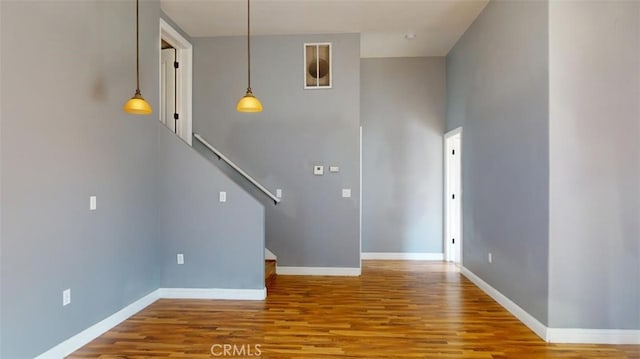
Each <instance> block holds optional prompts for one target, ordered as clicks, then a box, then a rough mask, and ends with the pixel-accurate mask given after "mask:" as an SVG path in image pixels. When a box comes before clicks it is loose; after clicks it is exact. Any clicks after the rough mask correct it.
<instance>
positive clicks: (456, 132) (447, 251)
mask: <svg viewBox="0 0 640 359" xmlns="http://www.w3.org/2000/svg"><path fill="white" fill-rule="evenodd" d="M455 136H460V137H459V138H460V143H459V147H458V155H459V158H460V175H459V177H460V183H459V184H458V188H457V190H458V191H457V192H458V200H459V203H460V206H459V213H458V216H459V217H460V228H459V231H458V232H459V233H458V244H459V248H460V249H459V251H460V253H459V256H458V259H459V260H460V262H459V263H457V264H459V265H460V266H461V267H462V266H463V256H462V253H463V247H464V238H463V237H464V211H463V200H464V194H463V191H464V190H463V188H462V176H463V169H462V159H463V156H464V155H463V151H462V149H463V148H462V139H463V135H462V127H457V128H455V129H453V130H451V131H449V132H447V133H445V134H444V141H443V157H444V158H443V164H444V172H443V174H444V176H443V182H444V193H443V196H442V199H443V201H444V216H443V219H444V223H443V229H444V231H443V234H444V237H443V238H442V240H443V249H444V260H445V261H447V262H451V261H452V254H451V244H450V242H449V238H451V233H450V232H451V229H450V228H449V217H448V216H449V203H450V201H449V193H451V190H450V188H449V139H451V138H452V137H455Z"/></svg>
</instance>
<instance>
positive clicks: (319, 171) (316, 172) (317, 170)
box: [313, 165, 324, 176]
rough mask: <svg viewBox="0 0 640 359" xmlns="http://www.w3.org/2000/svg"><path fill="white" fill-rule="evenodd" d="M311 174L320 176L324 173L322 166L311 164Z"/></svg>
mask: <svg viewBox="0 0 640 359" xmlns="http://www.w3.org/2000/svg"><path fill="white" fill-rule="evenodd" d="M313 174H314V175H316V176H322V175H323V174H324V166H318V165H315V166H313Z"/></svg>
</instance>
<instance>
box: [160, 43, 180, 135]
mask: <svg viewBox="0 0 640 359" xmlns="http://www.w3.org/2000/svg"><path fill="white" fill-rule="evenodd" d="M160 59H161V63H160V96H162V98H161V100H160V104H161V105H160V120H161V121H162V123H164V124H165V126H167V127H169V129H170V130H171V131H173V132H175V133H178V130H177V128H176V124H177V121H179V120H176V119H175V118H174V114H176V113H177V111H176V68H175V66H174V63H175V62H176V49H172V48H171V49H162V53H161V58H160ZM178 128H179V126H178ZM178 135H179V136H180V135H181V134H178Z"/></svg>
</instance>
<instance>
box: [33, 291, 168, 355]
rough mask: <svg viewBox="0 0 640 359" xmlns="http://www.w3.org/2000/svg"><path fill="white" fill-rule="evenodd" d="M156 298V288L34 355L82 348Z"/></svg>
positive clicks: (71, 351)
mask: <svg viewBox="0 0 640 359" xmlns="http://www.w3.org/2000/svg"><path fill="white" fill-rule="evenodd" d="M158 299H159V296H158V290H154V291H153V292H151V293H149V294H147V295H146V296H144V297H142V298H140V299H138V300H137V301H135V302H133V303H131V304H129V305H128V306H126V307H124V308H123V309H121V310H119V311H117V312H116V313H114V314H112V315H110V316H109V317H107V318H106V319H104V320H102V321H100V322H98V323H96V324H94V325H92V326H90V327H89V328H87V329H85V330H83V331H81V332H80V333H78V334H76V335H74V336H72V337H71V338H69V339H67V340H65V341H63V342H62V343H60V344H58V345H56V346H55V347H53V348H51V349H49V350H47V351H46V352H44V353H42V354H40V355H39V356H37V357H36V359H54V358H55V359H58V358H64V357H66V356H67V355H69V354H71V353H73V352H74V351H76V350H78V349H80V348H82V347H83V346H85V345H86V344H88V343H89V342H91V341H92V340H94V339H95V338H97V337H99V336H100V335H102V334H103V333H105V332H107V331H108V330H110V329H111V328H113V327H115V326H116V325H118V324H120V323H122V322H123V321H125V320H127V319H128V318H129V317H131V316H133V315H134V314H136V313H138V312H139V311H141V310H142V309H144V308H146V307H147V306H149V305H150V304H152V303H153V302H155V301H156V300H158Z"/></svg>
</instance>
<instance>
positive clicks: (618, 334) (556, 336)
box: [547, 328, 640, 345]
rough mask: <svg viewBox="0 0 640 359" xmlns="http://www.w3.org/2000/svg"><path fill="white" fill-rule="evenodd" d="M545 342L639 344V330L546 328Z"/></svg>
mask: <svg viewBox="0 0 640 359" xmlns="http://www.w3.org/2000/svg"><path fill="white" fill-rule="evenodd" d="M547 341H548V342H550V343H571V344H632V345H633V344H635V345H639V344H640V330H624V329H576V328H548V329H547Z"/></svg>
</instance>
